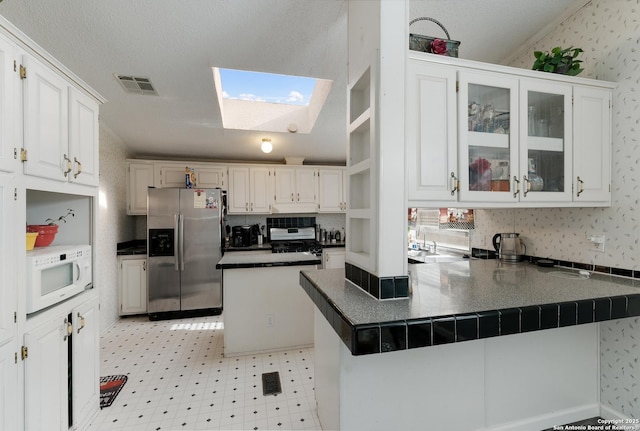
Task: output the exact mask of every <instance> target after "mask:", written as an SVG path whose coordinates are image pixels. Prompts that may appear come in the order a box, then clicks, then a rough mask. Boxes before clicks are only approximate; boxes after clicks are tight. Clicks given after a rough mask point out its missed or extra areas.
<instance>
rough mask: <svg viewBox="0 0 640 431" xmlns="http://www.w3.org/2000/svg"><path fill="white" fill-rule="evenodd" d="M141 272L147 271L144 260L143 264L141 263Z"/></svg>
mask: <svg viewBox="0 0 640 431" xmlns="http://www.w3.org/2000/svg"><path fill="white" fill-rule="evenodd" d="M142 270H143V271H146V270H147V261H146V260H145V261H144V262H142Z"/></svg>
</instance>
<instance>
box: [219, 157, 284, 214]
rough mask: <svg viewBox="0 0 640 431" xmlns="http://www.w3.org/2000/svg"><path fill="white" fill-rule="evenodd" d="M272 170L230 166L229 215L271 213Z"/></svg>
mask: <svg viewBox="0 0 640 431" xmlns="http://www.w3.org/2000/svg"><path fill="white" fill-rule="evenodd" d="M272 178H273V177H272V175H271V170H270V169H269V168H265V167H250V166H230V167H229V195H228V197H227V210H228V212H229V214H246V213H254V214H268V213H270V212H271V202H272V200H271V194H272V187H271V181H272Z"/></svg>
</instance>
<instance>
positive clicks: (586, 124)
mask: <svg viewBox="0 0 640 431" xmlns="http://www.w3.org/2000/svg"><path fill="white" fill-rule="evenodd" d="M573 110H574V113H575V116H574V118H575V120H574V123H573V140H574V146H573V178H572V179H573V184H574V185H573V200H574V201H575V202H578V203H584V202H601V203H603V204H606V205H611V139H612V135H611V92H610V91H606V90H603V89H599V88H589V87H581V86H576V87H575V88H574V91H573Z"/></svg>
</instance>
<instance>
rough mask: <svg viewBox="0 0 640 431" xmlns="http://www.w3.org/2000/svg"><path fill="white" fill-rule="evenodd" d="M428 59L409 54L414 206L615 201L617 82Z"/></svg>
mask: <svg viewBox="0 0 640 431" xmlns="http://www.w3.org/2000/svg"><path fill="white" fill-rule="evenodd" d="M429 60H430V59H429V58H428V57H426V56H425V57H424V58H422V55H421V54H420V53H412V54H411V57H410V58H409V59H408V67H407V97H406V103H407V110H406V112H407V121H406V136H407V176H408V200H409V205H410V206H448V205H451V204H452V203H464V204H465V205H467V206H472V207H475V208H492V207H496V208H499V207H514V208H515V207H571V206H608V205H610V204H611V191H610V183H611V180H610V176H611V135H612V132H611V95H612V89H613V87H614V85H613V84H611V83H607V82H603V83H600V82H599V81H594V80H586V79H580V78H575V77H558V76H556V75H552V74H545V73H540V72H531V71H527V70H522V71H521V70H519V69H514V68H507V67H502V66H492V65H482V64H481V63H473V64H471V62H468V61H459V60H457V59H447V60H442V59H437V60H432V61H429ZM449 63H450V64H449ZM547 76H548V78H547ZM456 84H457V87H458V90H457V97H454V94H455V93H454V91H455V85H456ZM452 112H455V113H452ZM455 124H457V133H456V131H454V125H455ZM456 145H457V152H456ZM454 162H455V163H454Z"/></svg>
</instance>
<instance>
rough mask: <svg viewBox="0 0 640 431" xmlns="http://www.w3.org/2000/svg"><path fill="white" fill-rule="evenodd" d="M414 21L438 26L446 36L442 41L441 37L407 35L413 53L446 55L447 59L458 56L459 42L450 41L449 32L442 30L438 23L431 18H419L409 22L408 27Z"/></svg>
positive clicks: (442, 27) (442, 26)
mask: <svg viewBox="0 0 640 431" xmlns="http://www.w3.org/2000/svg"><path fill="white" fill-rule="evenodd" d="M416 21H431V22H434V23H436V24H438V26H440V28H441V29H442V30H444V33H445V34H446V35H447V38H446V39H444V38H441V37H433V36H423V35H420V34H413V33H409V49H411V50H413V51H422V52H429V53H432V54H440V55H446V56H449V57H457V56H458V47H459V46H460V42H459V41H457V40H451V37H450V36H449V32H448V31H447V29H446V28H444V25H442V24H441V23H440V22H439V21H437V20H435V19H433V18H429V17H426V16H425V17H420V18H416V19H413V20H411V22H409V26H411V24H413V23H414V22H416ZM434 42H435V43H434Z"/></svg>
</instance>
